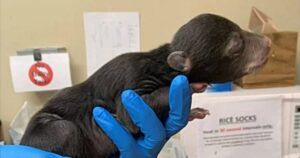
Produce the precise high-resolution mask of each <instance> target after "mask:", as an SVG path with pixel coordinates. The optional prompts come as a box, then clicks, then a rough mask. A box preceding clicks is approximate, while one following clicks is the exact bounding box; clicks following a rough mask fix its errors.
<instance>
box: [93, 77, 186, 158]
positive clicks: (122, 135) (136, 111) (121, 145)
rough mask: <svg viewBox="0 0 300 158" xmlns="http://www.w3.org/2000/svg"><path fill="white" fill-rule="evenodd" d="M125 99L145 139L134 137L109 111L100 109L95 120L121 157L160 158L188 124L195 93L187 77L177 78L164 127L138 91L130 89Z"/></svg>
mask: <svg viewBox="0 0 300 158" xmlns="http://www.w3.org/2000/svg"><path fill="white" fill-rule="evenodd" d="M121 97H122V103H123V105H124V106H125V108H126V110H127V112H128V113H129V115H130V117H131V119H132V121H133V122H134V123H135V124H136V125H137V126H138V127H139V128H140V130H141V132H142V133H143V134H144V137H140V138H138V139H135V138H133V137H132V135H131V134H130V133H129V132H128V131H127V130H126V129H125V128H124V127H123V126H122V125H120V124H119V123H118V122H117V121H116V120H115V119H114V118H113V117H112V116H111V114H110V113H108V112H107V111H106V110H105V109H103V108H100V107H96V108H95V109H94V110H93V115H94V119H95V120H96V122H97V124H98V125H99V126H100V127H101V128H102V129H103V130H104V132H105V133H106V134H107V135H108V136H109V137H110V138H111V140H112V141H113V142H114V144H115V145H116V146H117V147H118V149H119V151H120V157H121V158H133V157H143V158H154V157H157V155H158V153H159V152H160V150H161V149H162V147H163V146H164V144H165V143H166V141H167V139H168V138H170V137H171V136H172V135H174V134H176V133H177V132H178V131H180V130H181V129H182V128H183V127H185V126H186V124H187V122H188V116H189V113H190V107H191V92H190V87H189V83H188V81H187V78H186V77H185V76H177V77H176V78H175V79H174V80H173V81H172V84H171V87H170V92H169V103H170V112H169V117H168V119H167V121H166V122H165V123H164V124H162V123H161V122H160V120H159V119H158V118H157V117H156V115H155V113H154V112H153V111H152V109H151V108H150V107H149V106H148V105H147V104H146V103H145V102H144V101H143V100H142V98H141V97H139V96H138V95H137V94H136V93H135V92H134V91H131V90H126V91H124V92H123V93H122V96H121Z"/></svg>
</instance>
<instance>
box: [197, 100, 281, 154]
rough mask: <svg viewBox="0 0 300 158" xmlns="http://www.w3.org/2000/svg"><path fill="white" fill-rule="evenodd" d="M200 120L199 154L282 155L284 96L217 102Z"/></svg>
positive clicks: (208, 107)
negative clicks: (206, 115) (207, 115)
mask: <svg viewBox="0 0 300 158" xmlns="http://www.w3.org/2000/svg"><path fill="white" fill-rule="evenodd" d="M204 108H206V109H209V111H210V113H211V115H210V116H209V117H207V118H205V119H203V120H201V121H199V126H198V127H199V128H198V130H199V134H198V141H197V143H198V145H197V149H198V156H197V157H209V158H241V157H242V158H253V157H255V158H281V157H282V152H281V150H282V147H281V144H282V132H281V123H282V99H281V98H265V99H254V100H247V101H243V100H238V101H227V102H221V101H220V102H216V103H212V104H210V105H207V106H206V107H204Z"/></svg>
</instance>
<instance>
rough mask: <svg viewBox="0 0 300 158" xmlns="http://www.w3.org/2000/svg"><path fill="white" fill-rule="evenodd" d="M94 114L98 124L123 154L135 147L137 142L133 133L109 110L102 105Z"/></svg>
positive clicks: (95, 109) (96, 108)
mask: <svg viewBox="0 0 300 158" xmlns="http://www.w3.org/2000/svg"><path fill="white" fill-rule="evenodd" d="M93 116H94V120H95V121H96V123H97V124H98V126H100V127H101V129H102V130H103V131H104V132H105V134H106V135H107V136H108V137H109V138H110V139H111V140H112V141H113V142H114V144H115V145H116V146H117V147H118V149H119V151H120V154H121V155H123V154H126V152H127V151H131V150H132V148H135V146H136V143H135V140H134V138H133V137H132V135H131V134H130V133H129V132H128V131H127V130H126V129H125V128H124V127H123V126H122V125H121V124H119V123H118V122H117V121H116V120H115V119H114V118H113V117H112V116H111V114H110V113H109V112H107V111H106V110H105V109H103V108H101V107H95V108H94V110H93ZM99 148H100V147H99Z"/></svg>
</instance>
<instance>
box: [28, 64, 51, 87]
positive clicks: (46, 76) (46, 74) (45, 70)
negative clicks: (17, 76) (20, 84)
mask: <svg viewBox="0 0 300 158" xmlns="http://www.w3.org/2000/svg"><path fill="white" fill-rule="evenodd" d="M28 75H29V78H30V81H31V82H32V83H33V84H35V85H37V86H46V85H48V84H49V83H50V82H51V81H52V79H53V71H52V69H51V67H50V66H49V65H48V64H47V63H44V62H41V61H39V62H37V63H35V64H33V65H32V66H31V67H30V69H29V73H28Z"/></svg>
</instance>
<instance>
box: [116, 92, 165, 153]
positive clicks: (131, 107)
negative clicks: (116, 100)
mask: <svg viewBox="0 0 300 158" xmlns="http://www.w3.org/2000/svg"><path fill="white" fill-rule="evenodd" d="M121 98H122V103H123V104H124V107H125V109H126V110H127V112H128V113H129V115H130V117H131V119H132V121H133V122H134V124H135V125H136V126H138V127H139V128H140V130H141V132H142V133H143V134H144V138H142V139H139V140H138V144H139V145H140V146H141V147H142V148H143V149H149V150H153V151H157V152H159V150H160V149H161V148H162V145H163V144H164V142H165V141H166V133H165V129H164V126H163V125H162V123H161V122H160V120H159V119H158V118H157V116H156V114H155V113H154V112H153V110H152V109H151V108H150V107H149V106H148V105H147V104H146V103H145V102H144V101H143V99H142V98H141V97H140V96H139V95H138V94H136V93H135V92H134V91H132V90H126V91H124V92H123V93H122V96H121Z"/></svg>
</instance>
